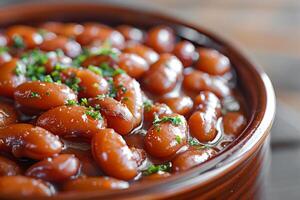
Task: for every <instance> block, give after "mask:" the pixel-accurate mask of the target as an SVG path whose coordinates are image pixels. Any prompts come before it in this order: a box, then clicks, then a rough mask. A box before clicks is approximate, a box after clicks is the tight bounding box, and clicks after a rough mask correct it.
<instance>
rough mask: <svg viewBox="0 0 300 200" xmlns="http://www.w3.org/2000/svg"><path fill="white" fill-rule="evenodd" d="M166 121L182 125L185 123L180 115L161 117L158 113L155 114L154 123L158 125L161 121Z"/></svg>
mask: <svg viewBox="0 0 300 200" xmlns="http://www.w3.org/2000/svg"><path fill="white" fill-rule="evenodd" d="M165 122H171V123H172V124H173V125H175V126H178V125H181V124H182V123H183V121H182V118H181V117H179V116H175V117H174V116H172V117H168V116H164V117H162V118H161V119H160V118H159V117H158V116H157V115H155V117H154V121H153V125H154V126H157V125H159V124H160V123H165Z"/></svg>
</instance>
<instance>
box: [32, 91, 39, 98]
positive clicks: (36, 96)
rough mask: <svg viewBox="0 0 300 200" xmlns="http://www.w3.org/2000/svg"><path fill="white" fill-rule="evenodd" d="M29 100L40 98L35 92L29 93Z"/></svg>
mask: <svg viewBox="0 0 300 200" xmlns="http://www.w3.org/2000/svg"><path fill="white" fill-rule="evenodd" d="M30 98H41V96H40V95H39V93H37V92H31V93H30Z"/></svg>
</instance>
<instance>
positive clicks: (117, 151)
mask: <svg viewBox="0 0 300 200" xmlns="http://www.w3.org/2000/svg"><path fill="white" fill-rule="evenodd" d="M92 154H93V156H94V159H95V160H96V162H97V163H98V165H99V166H100V168H101V169H102V170H103V171H104V172H105V173H106V174H108V175H109V176H112V177H115V178H119V179H122V180H130V179H132V178H134V177H135V176H136V175H137V173H138V172H137V163H136V161H135V160H134V157H133V153H132V152H131V150H130V149H129V148H128V146H127V144H126V142H125V141H124V139H123V138H122V136H120V135H119V134H118V133H116V132H115V131H114V130H113V129H102V130H99V132H98V133H96V134H95V135H94V136H93V139H92Z"/></svg>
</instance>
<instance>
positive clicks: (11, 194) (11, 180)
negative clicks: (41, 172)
mask: <svg viewBox="0 0 300 200" xmlns="http://www.w3.org/2000/svg"><path fill="white" fill-rule="evenodd" d="M54 193H55V191H54V189H53V187H51V186H50V185H49V184H46V183H45V182H43V181H41V180H37V179H33V178H29V177H25V176H4V177H0V196H1V198H16V197H23V198H24V197H41V196H52V195H53V194H54Z"/></svg>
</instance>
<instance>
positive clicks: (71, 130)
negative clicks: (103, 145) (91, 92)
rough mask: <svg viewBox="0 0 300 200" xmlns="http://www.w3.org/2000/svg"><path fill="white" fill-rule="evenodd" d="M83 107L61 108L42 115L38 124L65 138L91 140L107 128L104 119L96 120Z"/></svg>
mask: <svg viewBox="0 0 300 200" xmlns="http://www.w3.org/2000/svg"><path fill="white" fill-rule="evenodd" d="M90 112H92V111H89V109H88V108H85V107H83V106H59V107H56V108H53V109H51V110H48V111H47V112H45V113H43V114H42V115H40V117H39V118H38V119H37V122H36V124H37V125H38V126H40V127H43V128H44V129H46V130H48V131H51V132H52V133H53V134H55V135H59V136H63V137H76V136H83V137H85V138H91V137H92V135H93V134H95V133H97V132H98V131H99V130H100V129H102V128H103V127H105V126H106V122H105V121H104V119H101V118H100V117H101V116H99V118H96V117H98V116H93V115H92V114H97V112H96V111H95V112H92V113H90Z"/></svg>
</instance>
